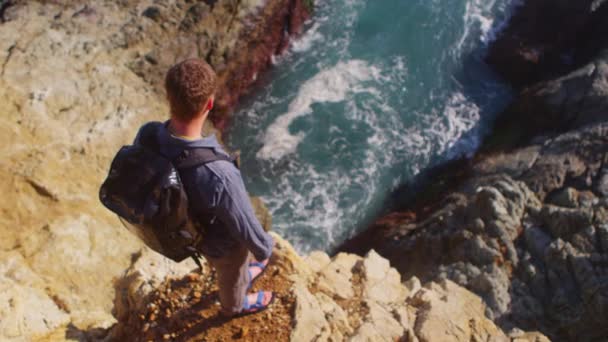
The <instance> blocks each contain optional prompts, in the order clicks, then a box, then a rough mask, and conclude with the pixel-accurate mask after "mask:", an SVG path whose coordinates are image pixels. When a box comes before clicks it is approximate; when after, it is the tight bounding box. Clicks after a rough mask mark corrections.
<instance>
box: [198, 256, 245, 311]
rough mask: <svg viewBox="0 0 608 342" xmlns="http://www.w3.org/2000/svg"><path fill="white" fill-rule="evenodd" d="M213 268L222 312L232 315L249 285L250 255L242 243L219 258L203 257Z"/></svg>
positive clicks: (237, 308) (239, 308) (238, 307)
mask: <svg viewBox="0 0 608 342" xmlns="http://www.w3.org/2000/svg"><path fill="white" fill-rule="evenodd" d="M205 259H207V261H209V264H210V265H211V266H212V267H213V268H215V272H216V275H217V282H218V287H219V294H220V303H221V304H222V313H223V314H224V315H228V316H232V315H234V314H237V313H239V312H240V311H241V309H242V308H243V303H244V301H245V296H246V295H247V287H248V286H249V274H248V272H247V271H248V269H249V263H250V262H251V259H252V256H251V254H250V253H249V251H248V250H247V249H246V248H245V247H244V246H243V245H240V244H239V245H237V247H236V248H235V249H234V250H232V251H230V252H228V253H227V254H226V255H225V256H223V257H221V258H211V257H207V256H206V257H205Z"/></svg>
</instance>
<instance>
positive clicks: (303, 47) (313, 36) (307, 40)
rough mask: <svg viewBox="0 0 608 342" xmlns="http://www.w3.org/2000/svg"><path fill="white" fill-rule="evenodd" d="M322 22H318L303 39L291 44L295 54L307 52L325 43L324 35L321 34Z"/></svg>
mask: <svg viewBox="0 0 608 342" xmlns="http://www.w3.org/2000/svg"><path fill="white" fill-rule="evenodd" d="M320 26H321V22H319V21H318V20H317V21H316V22H315V23H314V24H313V25H312V27H310V28H309V29H308V30H307V31H306V33H305V34H304V35H302V37H300V38H298V39H295V40H293V41H292V42H291V49H292V51H294V52H305V51H308V50H310V48H311V47H312V46H313V45H315V44H322V43H323V40H324V38H323V35H322V34H321V33H320V32H319V27H320Z"/></svg>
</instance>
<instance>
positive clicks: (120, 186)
mask: <svg viewBox="0 0 608 342" xmlns="http://www.w3.org/2000/svg"><path fill="white" fill-rule="evenodd" d="M151 126H152V125H147V126H144V128H142V131H141V133H140V138H139V142H140V143H139V144H134V145H126V146H123V147H122V148H121V149H120V150H119V151H118V153H117V154H116V156H115V157H114V160H113V161H112V164H111V166H110V171H109V173H108V176H107V178H106V180H105V181H104V182H103V184H102V185H101V188H100V190H99V199H100V201H101V203H103V205H104V206H105V207H106V208H108V209H110V210H111V211H112V212H114V213H116V214H117V215H118V217H119V219H120V221H121V222H122V223H123V224H124V226H125V227H126V228H127V229H128V230H129V231H131V232H132V233H134V234H135V235H136V236H138V237H139V238H140V239H141V240H143V241H144V243H145V244H146V245H147V246H148V247H150V248H152V249H153V250H155V251H156V252H158V253H160V254H162V255H164V256H166V257H167V258H169V259H171V260H173V261H176V262H180V261H182V260H184V259H186V258H188V257H192V258H193V259H194V261H195V262H196V264H197V265H198V266H199V267H201V264H200V260H199V258H200V254H199V252H198V249H197V246H198V245H199V244H200V243H201V241H202V239H203V235H204V227H202V222H200V221H201V220H199V219H196V218H195V216H194V215H192V214H191V213H190V211H189V206H188V196H187V195H186V191H185V189H184V185H183V183H182V180H181V177H180V171H181V170H184V169H187V168H192V167H196V166H200V165H203V164H206V163H209V162H212V161H216V160H226V161H229V162H231V163H235V159H234V158H232V157H229V156H226V155H224V154H221V153H217V152H215V150H214V149H213V148H193V149H186V150H184V151H182V153H181V154H180V155H179V156H178V157H177V158H174V159H173V160H171V159H169V158H167V157H166V156H164V155H162V154H160V152H159V151H160V146H159V144H158V142H157V141H156V137H155V134H154V132H153V130H154V128H153V127H151ZM201 269H202V268H201Z"/></svg>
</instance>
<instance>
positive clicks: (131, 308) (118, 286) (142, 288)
mask: <svg viewBox="0 0 608 342" xmlns="http://www.w3.org/2000/svg"><path fill="white" fill-rule="evenodd" d="M202 262H203V267H209V266H208V265H207V263H206V262H205V261H204V260H202ZM196 270H197V266H196V264H195V263H194V261H192V260H190V259H187V260H185V261H183V262H181V263H178V264H176V263H174V262H172V261H171V260H168V259H167V258H165V257H163V256H162V255H160V254H158V253H156V252H154V251H152V250H150V249H149V248H142V249H141V250H139V251H138V252H137V253H135V254H134V255H133V258H132V263H131V266H129V267H128V268H127V269H126V270H125V271H124V274H123V275H121V277H120V278H119V280H117V281H116V282H115V284H114V290H115V298H114V307H113V310H112V312H113V314H114V317H116V319H117V320H119V321H121V320H122V321H127V320H129V318H130V317H129V315H131V314H132V313H133V312H139V311H141V310H142V309H143V308H144V306H145V305H146V304H147V303H146V302H145V301H144V300H145V299H146V296H147V295H148V294H150V293H151V292H152V291H154V290H155V289H157V288H158V287H159V285H160V284H161V283H162V282H163V281H164V280H165V278H168V277H170V278H179V277H183V276H185V275H187V274H189V273H191V272H196Z"/></svg>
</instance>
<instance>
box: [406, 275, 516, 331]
mask: <svg viewBox="0 0 608 342" xmlns="http://www.w3.org/2000/svg"><path fill="white" fill-rule="evenodd" d="M411 302H412V305H414V306H415V307H416V308H417V309H418V311H417V312H416V324H415V326H414V332H415V334H416V336H417V337H418V339H419V340H420V341H421V342H426V341H509V339H508V338H507V336H506V335H505V334H504V333H503V332H502V331H501V330H500V329H499V328H498V327H496V325H494V323H493V322H492V321H490V320H489V319H487V318H485V316H484V311H485V308H484V304H483V302H482V301H481V299H480V298H479V297H476V296H474V295H472V294H471V293H470V292H468V291H466V290H464V289H463V288H461V287H459V286H457V285H456V284H454V283H452V282H451V281H449V280H448V281H443V282H441V283H439V284H437V283H431V284H429V285H427V286H425V287H424V288H423V289H422V290H420V291H418V293H416V295H414V297H413V298H412V300H411Z"/></svg>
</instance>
